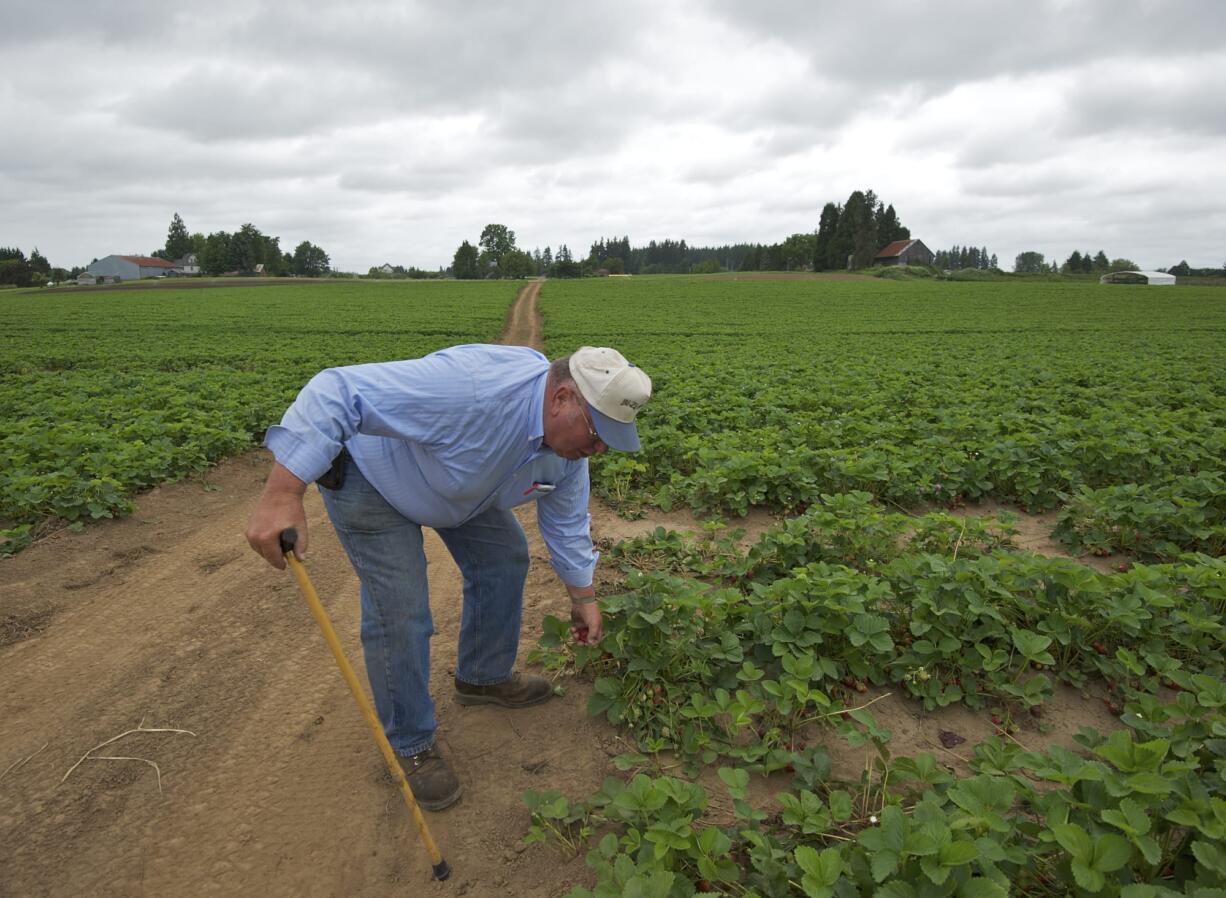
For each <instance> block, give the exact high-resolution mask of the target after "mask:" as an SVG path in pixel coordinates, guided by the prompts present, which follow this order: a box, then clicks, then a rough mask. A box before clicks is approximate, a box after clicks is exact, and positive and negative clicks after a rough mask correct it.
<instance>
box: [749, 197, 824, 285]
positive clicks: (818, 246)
mask: <svg viewBox="0 0 1226 898" xmlns="http://www.w3.org/2000/svg"><path fill="white" fill-rule="evenodd" d="M839 211H840V210H839V207H838V206H837V205H835V204H834V203H826V205H824V206H822V215H821V218H820V219H819V220H818V224H817V240H816V242H815V243H814V246H813V270H814V271H830V270H831V269H837V268H839V267H840V266H839V265H837V264H836V263H835V260H834V258H833V253H832V250H833V245H834V233H835V231H836V230H838V226H839ZM755 250H756V247H755ZM755 256H756V253H755ZM755 261H756V258H755ZM844 264H846V262H844Z"/></svg>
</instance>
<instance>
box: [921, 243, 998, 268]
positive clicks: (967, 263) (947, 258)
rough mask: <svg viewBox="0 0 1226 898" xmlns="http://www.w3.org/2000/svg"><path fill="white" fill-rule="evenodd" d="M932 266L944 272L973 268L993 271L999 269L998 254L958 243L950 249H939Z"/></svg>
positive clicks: (984, 247) (983, 248) (986, 249)
mask: <svg viewBox="0 0 1226 898" xmlns="http://www.w3.org/2000/svg"><path fill="white" fill-rule="evenodd" d="M932 264H933V265H934V266H936V267H937V268H940V269H942V270H944V271H962V270H964V269H971V268H974V269H979V270H980V271H991V270H993V269H996V268H999V266H998V265H997V264H996V253H991V254H990V255H989V253H988V248H987V247H986V246H958V245H957V244H956V243H955V244H954V245H953V246H951V247H950V248H949V249H939V250H937V251H936V252H935V253H933V254H932Z"/></svg>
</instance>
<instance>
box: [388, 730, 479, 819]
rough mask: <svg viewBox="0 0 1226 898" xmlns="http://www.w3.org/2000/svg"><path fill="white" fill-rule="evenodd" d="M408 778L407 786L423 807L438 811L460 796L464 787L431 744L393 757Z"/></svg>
mask: <svg viewBox="0 0 1226 898" xmlns="http://www.w3.org/2000/svg"><path fill="white" fill-rule="evenodd" d="M396 760H398V761H399V762H400V769H401V770H403V771H404V775H405V778H406V779H407V780H408V781H409V789H410V790H411V791H412V792H413V797H414V798H415V799H417V803H418V804H419V805H421V807H422V809H423V810H427V811H441V810H442V809H443V808H449V807H451V806H452V805H453V804H455V803H456V802H457V801H459V800H460V794H461V793H462V792H463V791H464V789H463V787H462V786H461V785H460V780H459V778H458V777H457V776H456V775H455V771H453V770H452V769H451V765H450V764H448V763H447V762H446V761H445V760H443V756H442V755H441V754H439V751H438V746H437V745H432V746H430V747H429V748H427V749H426V750H425V751H419V752H418V753H417V754H415V755H409V756H407V757H403V756H400V757H397V759H396Z"/></svg>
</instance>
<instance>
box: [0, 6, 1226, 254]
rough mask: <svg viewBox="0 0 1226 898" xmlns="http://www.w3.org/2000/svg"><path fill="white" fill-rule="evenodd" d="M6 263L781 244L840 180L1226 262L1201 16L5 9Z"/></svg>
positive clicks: (1220, 35)
mask: <svg viewBox="0 0 1226 898" xmlns="http://www.w3.org/2000/svg"><path fill="white" fill-rule="evenodd" d="M0 21H2V22H3V26H2V27H0V60H3V62H2V64H0V108H2V109H3V110H4V115H3V121H4V125H3V127H2V128H0V245H3V246H19V247H21V249H23V250H24V251H25V252H26V253H27V254H29V252H30V250H31V249H32V248H33V247H35V246H37V247H38V248H39V249H40V250H41V251H42V252H43V254H44V255H45V256H47V257H48V258H49V259H50V261H51V264H52V265H56V266H63V267H70V266H72V265H84V264H87V263H88V262H89V261H90V260H91V259H92V258H94V257H101V256H105V255H108V254H110V253H123V254H128V253H148V252H150V251H152V250H154V249H157V248H159V247H161V246H162V245H163V244H164V243H165V239H166V229H167V226H168V225H169V222H170V219H171V216H172V215H173V214H174V213H175V212H178V213H179V214H180V215H182V217H183V219H184V221H185V222H186V224H187V226H188V228H189V229H190V230H191V231H201V232H204V233H209V232H211V231H217V230H226V231H234V230H237V229H238V227H239V226H240V225H242V224H243V223H244V222H251V223H253V224H255V225H256V227H258V228H259V229H260V230H261V231H263V232H264V233H265V234H271V235H276V236H279V237H280V238H281V246H282V248H283V249H289V250H292V249H293V247H294V246H295V245H296V244H297V243H298V242H300V241H302V240H310V241H311V242H313V243H317V244H319V245H320V246H322V247H323V248H324V249H325V250H326V251H327V252H328V253H329V254H330V255H331V258H332V264H333V267H336V268H340V269H343V270H350V271H359V272H365V271H366V270H367V269H368V268H369V267H370V266H372V265H377V264H381V263H383V262H391V263H393V264H401V265H406V266H407V265H416V266H419V267H422V268H437V267H438V266H439V265H445V264H449V263H450V261H451V258H452V255H453V254H454V252H455V249H456V247H457V246H458V245H459V243H460V242H461V241H462V240H465V239H467V240H470V241H472V242H474V243H475V242H476V240H477V237H478V235H479V234H480V232H481V229H482V227H483V226H484V225H485V224H487V223H489V222H499V223H502V224H506V225H507V226H508V227H510V228H511V229H512V230H514V231H515V234H516V236H517V241H518V244H519V245H520V247H521V248H525V249H529V250H531V249H532V248H534V247H539V248H542V249H543V248H544V247H545V246H546V245H549V246H552V247H553V248H554V250H555V251H556V249H557V247H558V245H559V244H562V243H566V244H568V245H569V246H570V248H571V250H572V252H574V253H575V255H576V256H582V255H586V253H587V249H588V247H589V246H590V244H591V242H592V241H593V240H595V239H597V238H599V237H602V236H610V237H611V236H621V235H629V237H630V240H631V243H632V244H633V245H636V246H638V245H642V244H645V243H646V242H647V241H648V240H650V239H653V238H654V239H663V238H668V237H671V238H684V239H685V240H686V241H688V242H689V243H691V244H697V245H712V244H721V243H732V242H742V241H746V242H762V243H773V242H778V241H780V240H782V239H783V238H785V237H786V236H788V235H789V234H792V233H796V232H800V231H812V230H814V229H815V228H816V227H817V221H818V215H819V213H820V211H821V207H822V205H823V204H824V203H825V202H827V201H831V200H833V201H837V202H842V201H843V200H845V199H846V197H847V195H848V194H849V193H850V192H851V191H852V190H854V189H857V188H869V187H871V188H872V189H874V190H875V191H876V192H877V194H878V195H879V196H880V197H881V198H883V199H884V200H885V201H886V202H889V203H893V205H894V206H895V208H896V209H897V211H898V214H899V217H900V218H901V220H902V222H903V223H904V224H905V225H907V226H908V227H910V229H911V233H912V236H915V237H919V238H921V239H922V240H923V241H924V242H925V243H926V244H927V245H928V246H929V248H931V249H933V250H937V249H941V248H946V247H948V246H949V245H951V244H954V243H958V244H975V245H979V246H987V248H988V249H989V251H990V252H993V253H996V254H997V255H998V256H999V258H1000V261H1001V265H1002V267H1004V268H1006V269H1008V268H1011V267H1012V262H1013V258H1014V256H1015V255H1016V254H1017V253H1019V252H1022V251H1023V250H1038V251H1039V252H1042V253H1045V254H1046V255H1047V256H1048V257H1049V258H1050V257H1053V256H1054V257H1057V258H1058V259H1059V260H1063V259H1064V258H1065V257H1066V256H1067V255H1068V254H1069V253H1070V252H1071V251H1072V250H1074V249H1079V250H1082V251H1085V250H1089V251H1092V252H1094V251H1097V250H1099V249H1104V250H1106V252H1107V253H1108V255H1110V256H1111V257H1112V258H1115V257H1119V256H1124V257H1127V258H1130V259H1132V260H1133V261H1135V262H1137V263H1139V264H1140V265H1141V266H1142V267H1147V268H1148V267H1157V266H1164V267H1165V266H1169V265H1173V264H1175V263H1176V262H1178V261H1179V260H1180V259H1187V261H1188V262H1189V263H1190V264H1191V265H1193V266H1194V267H1200V266H1211V265H1214V266H1216V265H1220V264H1222V263H1223V260H1226V239H1224V235H1226V162H1224V160H1226V2H1222V0H1199V2H1191V0H1171V2H1156V0H1153V2H1146V0H1101V2H1099V0H1093V2H1091V0H1085V2H1079V0H1063V2H1061V0H1047V2H1034V0H1027V2H1023V0H1013V2H987V0H962V2H943V3H928V4H922V3H917V2H915V0H893V2H890V0H880V2H859V3H847V2H826V0H755V2H752V3H750V2H745V0H705V2H704V0H686V2H661V0H655V2H647V0H622V2H619V3H616V4H589V3H574V2H569V3H568V2H517V3H493V2H490V3H464V2H455V0H451V2H433V0H431V2H409V0H395V2H384V0H371V2H361V0H356V2H345V3H340V2H296V3H266V2H259V0H241V2H232V0H211V2H209V3H201V2H193V0H187V2H182V3H178V4H164V3H161V2H153V0H144V2H136V0H66V2H55V3H49V2H46V0H39V2H25V0H23V2H13V0H0Z"/></svg>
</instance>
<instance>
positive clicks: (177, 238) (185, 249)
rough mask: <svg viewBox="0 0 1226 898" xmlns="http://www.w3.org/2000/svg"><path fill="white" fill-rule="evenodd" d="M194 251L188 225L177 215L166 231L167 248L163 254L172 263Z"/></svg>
mask: <svg viewBox="0 0 1226 898" xmlns="http://www.w3.org/2000/svg"><path fill="white" fill-rule="evenodd" d="M191 251H192V238H191V235H190V234H188V233H187V225H185V224H184V223H183V219H182V218H180V217H179V213H178V212H176V213H175V217H174V218H172V219H171V220H170V227H169V228H168V229H167V231H166V247H165V249H164V250H163V254H164V255H165V257H166V258H167V259H169V260H170V261H172V262H174V261H178V260H179V259H182V258H183V257H184V256H186V255H187V254H188V253H190V252H191Z"/></svg>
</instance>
